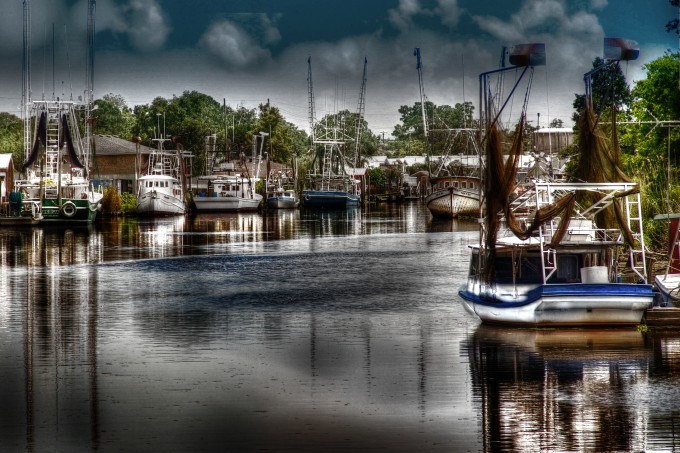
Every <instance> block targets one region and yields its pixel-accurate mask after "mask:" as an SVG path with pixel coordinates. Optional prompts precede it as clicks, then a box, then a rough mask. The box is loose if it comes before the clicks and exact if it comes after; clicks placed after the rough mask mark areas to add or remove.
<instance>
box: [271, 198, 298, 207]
mask: <svg viewBox="0 0 680 453" xmlns="http://www.w3.org/2000/svg"><path fill="white" fill-rule="evenodd" d="M299 205H300V203H299V202H298V200H297V199H290V198H279V197H271V198H267V207H268V208H271V209H295V208H297V207H298V206H299Z"/></svg>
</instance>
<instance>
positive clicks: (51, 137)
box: [15, 0, 103, 224]
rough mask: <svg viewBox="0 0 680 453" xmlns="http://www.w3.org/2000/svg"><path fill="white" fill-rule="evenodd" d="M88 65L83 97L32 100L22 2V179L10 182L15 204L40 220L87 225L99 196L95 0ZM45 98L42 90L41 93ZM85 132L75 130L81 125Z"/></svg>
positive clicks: (90, 1) (89, 28)
mask: <svg viewBox="0 0 680 453" xmlns="http://www.w3.org/2000/svg"><path fill="white" fill-rule="evenodd" d="M87 3H88V14H87V19H88V21H87V37H88V46H87V68H86V69H87V70H86V87H85V92H84V99H85V100H84V102H81V103H78V104H77V103H75V102H74V101H71V100H69V101H64V100H61V99H59V98H56V97H55V96H54V92H53V94H52V100H49V101H47V100H44V99H43V100H40V101H34V100H32V99H31V93H32V90H31V43H30V37H31V34H30V24H31V7H30V1H25V2H24V23H23V25H24V40H23V78H22V99H21V115H22V119H23V121H24V156H25V159H26V160H25V161H24V163H23V166H22V173H23V174H24V179H18V180H16V181H15V191H16V192H17V195H16V197H17V198H18V199H17V200H16V202H17V203H19V202H20V203H21V204H22V205H23V206H31V217H32V220H31V221H30V222H29V223H33V221H35V220H39V221H40V222H41V223H66V224H89V223H91V222H93V221H94V220H95V218H96V216H97V211H98V210H99V208H100V206H101V199H102V197H103V195H102V193H101V192H97V191H95V190H94V187H93V185H92V184H91V182H90V179H89V172H90V165H91V160H90V159H91V156H92V121H91V120H92V118H91V117H90V114H91V111H92V105H93V99H92V94H93V90H94V83H93V80H94V77H93V74H94V47H93V42H94V0H88V2H87ZM43 98H44V95H43ZM81 124H83V125H84V133H83V135H81V133H80V125H81Z"/></svg>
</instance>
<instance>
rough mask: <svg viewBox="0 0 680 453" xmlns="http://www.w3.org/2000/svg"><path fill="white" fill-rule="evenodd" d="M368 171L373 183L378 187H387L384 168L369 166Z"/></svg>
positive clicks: (370, 180)
mask: <svg viewBox="0 0 680 453" xmlns="http://www.w3.org/2000/svg"><path fill="white" fill-rule="evenodd" d="M366 173H367V175H368V181H369V182H370V184H371V185H373V186H374V187H376V188H378V189H384V188H385V183H386V181H387V178H386V177H385V173H384V172H383V170H382V168H380V167H378V168H369V169H368V171H367V172H366Z"/></svg>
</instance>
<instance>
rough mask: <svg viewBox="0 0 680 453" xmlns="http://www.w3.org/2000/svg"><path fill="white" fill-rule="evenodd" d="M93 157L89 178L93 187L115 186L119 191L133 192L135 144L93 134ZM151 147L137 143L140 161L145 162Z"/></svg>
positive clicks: (151, 149) (110, 136)
mask: <svg viewBox="0 0 680 453" xmlns="http://www.w3.org/2000/svg"><path fill="white" fill-rule="evenodd" d="M94 149H95V152H94V159H93V162H92V166H93V168H92V174H91V176H90V179H91V180H92V181H93V183H94V185H95V187H98V186H100V185H101V186H111V185H113V186H115V187H117V188H118V191H119V192H120V193H123V192H130V193H135V180H136V178H137V172H138V171H137V168H136V166H135V160H136V157H137V144H136V143H134V142H131V141H129V140H123V139H122V138H118V137H114V136H113V135H95V136H94ZM151 151H153V148H151V147H148V146H144V145H142V144H140V145H139V153H140V157H141V159H140V160H141V161H142V162H146V161H147V160H148V158H149V154H150V153H151Z"/></svg>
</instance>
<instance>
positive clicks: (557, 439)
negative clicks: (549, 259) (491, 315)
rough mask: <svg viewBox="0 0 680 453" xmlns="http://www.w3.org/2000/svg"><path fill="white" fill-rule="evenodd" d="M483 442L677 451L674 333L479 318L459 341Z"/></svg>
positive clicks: (520, 447) (679, 379)
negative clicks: (504, 323) (487, 322)
mask: <svg viewBox="0 0 680 453" xmlns="http://www.w3.org/2000/svg"><path fill="white" fill-rule="evenodd" d="M462 350H463V353H464V355H466V356H468V357H469V359H470V372H471V376H472V380H473V393H474V397H475V400H476V402H477V404H478V405H480V414H481V416H482V424H483V435H484V450H485V451H518V452H519V451H522V452H526V451H651V450H655V451H658V450H663V451H669V450H673V451H675V450H676V449H677V448H678V447H679V443H678V440H677V436H678V435H680V411H678V409H677V401H678V397H680V387H679V384H680V367H679V366H677V365H672V364H676V363H678V359H679V358H680V333H678V332H675V331H672V332H652V333H647V334H643V333H641V332H638V331H636V330H601V331H594V330H528V329H503V328H497V327H490V326H480V327H479V328H478V329H477V330H476V331H475V332H474V334H473V335H471V337H470V338H469V339H468V340H467V341H465V342H464V343H463V344H462Z"/></svg>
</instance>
